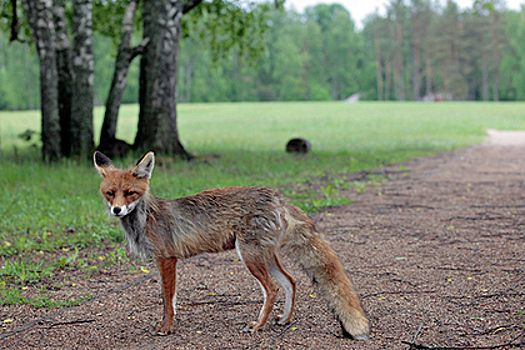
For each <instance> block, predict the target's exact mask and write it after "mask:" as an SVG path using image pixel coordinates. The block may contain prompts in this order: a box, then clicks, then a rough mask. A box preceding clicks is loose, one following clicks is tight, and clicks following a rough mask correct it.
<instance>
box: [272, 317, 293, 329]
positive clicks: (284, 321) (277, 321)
mask: <svg viewBox="0 0 525 350" xmlns="http://www.w3.org/2000/svg"><path fill="white" fill-rule="evenodd" d="M290 323H292V318H291V317H284V315H279V316H277V317H276V318H275V324H278V325H281V326H286V325H288V324H290Z"/></svg>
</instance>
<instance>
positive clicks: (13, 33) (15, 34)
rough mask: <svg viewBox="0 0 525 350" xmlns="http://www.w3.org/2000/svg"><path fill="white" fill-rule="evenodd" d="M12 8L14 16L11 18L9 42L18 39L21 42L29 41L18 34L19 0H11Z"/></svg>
mask: <svg viewBox="0 0 525 350" xmlns="http://www.w3.org/2000/svg"><path fill="white" fill-rule="evenodd" d="M11 8H12V9H13V17H12V18H11V36H10V37H9V42H13V41H18V42H21V43H27V42H28V40H23V39H20V37H19V36H18V28H19V26H18V10H17V0H11Z"/></svg>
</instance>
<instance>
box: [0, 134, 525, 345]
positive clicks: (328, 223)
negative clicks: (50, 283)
mask: <svg viewBox="0 0 525 350" xmlns="http://www.w3.org/2000/svg"><path fill="white" fill-rule="evenodd" d="M494 135H495V136H494ZM518 139H520V138H519V137H517V138H516V139H513V140H514V141H513V142H512V143H511V144H512V145H501V144H502V143H507V142H506V141H508V140H509V137H505V136H502V134H501V133H498V132H491V139H490V141H489V142H488V143H487V144H486V145H482V146H476V147H472V148H469V149H464V150H459V151H455V152H451V153H448V154H445V155H441V156H436V157H431V158H421V159H416V160H412V161H410V162H407V163H406V164H404V165H403V166H402V167H400V166H399V165H398V166H392V167H389V168H388V169H386V174H387V175H388V176H389V177H390V178H391V181H389V182H386V183H384V184H382V185H380V186H369V187H368V188H367V189H366V191H365V192H364V193H361V194H359V193H357V192H356V191H355V190H348V192H347V193H345V195H347V196H349V197H351V198H352V199H354V200H355V201H356V203H354V204H352V205H349V206H343V207H338V208H334V209H332V210H329V211H327V212H324V213H320V214H317V215H315V216H314V219H316V220H317V222H318V226H319V227H320V228H321V229H322V230H323V231H324V232H326V236H327V239H328V240H329V241H330V242H331V244H332V246H333V247H334V248H335V249H336V250H337V251H338V253H339V254H340V255H341V257H342V260H343V262H344V264H345V266H347V267H348V273H349V275H350V276H351V277H352V279H353V281H354V282H355V285H356V287H357V289H358V291H359V293H360V294H361V296H362V300H363V304H364V307H365V309H366V310H367V312H368V314H369V317H370V320H371V324H372V340H370V341H368V342H355V341H351V340H347V339H342V338H340V329H339V326H338V324H337V323H336V322H335V320H334V318H333V317H332V315H331V314H330V313H329V312H328V311H327V310H326V305H325V303H324V301H323V299H322V298H321V297H320V296H318V295H317V290H316V289H315V287H313V286H312V285H311V283H310V282H309V281H308V279H307V278H306V277H305V275H304V274H302V273H300V272H298V269H296V268H293V267H290V268H289V270H290V271H291V272H292V274H293V275H295V276H296V277H297V278H298V279H299V293H298V300H297V312H296V315H295V320H296V321H295V323H293V324H292V325H291V326H290V327H287V328H283V327H277V326H269V327H267V329H266V330H265V331H263V332H258V333H256V334H247V333H245V332H243V331H242V329H243V327H244V326H245V324H246V323H247V322H249V321H251V320H252V319H253V318H255V317H256V315H257V313H258V310H259V307H260V305H261V301H262V296H261V293H260V290H259V287H258V285H257V284H256V282H255V281H254V280H253V279H252V278H251V277H250V276H249V275H248V273H247V272H246V271H245V268H244V267H243V266H242V264H241V263H240V262H239V261H238V260H237V257H236V256H235V254H234V253H233V252H231V253H226V254H219V255H208V256H203V257H199V258H195V259H190V260H188V261H185V262H183V263H182V264H181V265H180V271H179V280H180V285H179V292H178V304H179V310H178V314H177V315H176V324H175V326H174V328H173V334H172V335H170V336H168V337H152V336H150V335H149V334H148V330H149V329H150V328H151V325H152V324H153V323H154V322H155V321H157V320H158V317H160V313H161V308H162V306H161V302H160V299H159V298H160V297H159V285H158V281H157V278H156V277H155V276H156V275H153V278H149V277H150V275H140V274H137V273H135V274H131V273H129V272H126V271H128V270H126V269H125V268H122V269H121V270H116V269H113V270H106V271H101V272H100V273H99V274H98V275H96V276H95V277H93V278H91V279H89V280H79V281H77V285H76V286H71V287H61V288H60V289H59V290H57V293H59V294H62V295H64V297H67V296H70V295H75V294H76V293H78V294H87V293H89V292H92V293H93V295H94V298H93V299H91V300H90V301H89V302H85V303H84V304H82V305H81V306H78V307H70V308H63V309H54V310H43V309H35V308H33V307H30V306H11V307H4V308H2V309H1V310H0V319H2V320H4V319H6V318H12V319H14V322H13V323H12V324H11V325H9V327H8V329H6V330H3V331H0V348H6V349H7V348H9V349H30V348H37V349H57V348H62V349H260V348H262V349H367V350H368V349H409V345H407V344H404V343H403V342H411V343H420V344H424V345H426V346H448V347H451V346H457V347H463V348H465V346H471V348H476V347H480V346H495V347H497V346H500V345H502V344H507V343H512V344H520V343H521V344H522V345H523V346H525V345H524V344H525V142H524V143H522V142H521V141H519V142H518V141H516V140H518ZM497 140H500V141H497ZM523 140H525V138H523ZM287 266H294V265H293V263H290V262H288V261H287ZM149 268H152V266H151V265H149ZM153 270H154V269H153V268H152V271H153ZM133 283H135V284H133ZM280 300H281V302H280V303H279V304H278V305H277V308H278V309H279V308H281V307H282V297H281V299H280ZM45 317H47V318H45ZM35 320H36V321H39V322H35ZM23 327H26V328H25V329H24V328H23ZM17 330H18V332H13V331H17ZM499 348H501V349H507V348H510V347H508V346H507V347H499Z"/></svg>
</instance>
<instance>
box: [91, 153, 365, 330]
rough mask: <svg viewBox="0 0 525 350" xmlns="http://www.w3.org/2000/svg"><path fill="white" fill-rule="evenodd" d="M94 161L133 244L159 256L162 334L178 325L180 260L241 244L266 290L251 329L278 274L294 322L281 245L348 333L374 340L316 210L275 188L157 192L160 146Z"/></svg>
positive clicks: (283, 320) (263, 317)
mask: <svg viewBox="0 0 525 350" xmlns="http://www.w3.org/2000/svg"><path fill="white" fill-rule="evenodd" d="M94 161H95V167H96V168H97V169H98V171H99V173H100V174H101V175H102V177H103V180H102V183H101V185H100V191H101V193H102V195H103V196H104V197H105V199H106V201H107V203H108V209H109V211H110V213H111V214H112V215H114V216H117V217H118V218H119V219H120V223H121V226H122V228H123V231H124V233H125V235H126V238H127V240H128V242H129V244H130V246H131V249H132V250H133V251H134V252H135V253H137V254H139V255H140V256H141V257H142V258H152V259H154V260H155V261H156V263H157V266H158V268H159V271H160V275H161V279H162V292H163V300H164V321H163V323H162V325H161V326H159V327H158V328H157V329H156V333H157V334H163V335H165V334H168V333H169V331H170V329H171V326H172V324H173V317H174V314H175V308H174V305H173V304H174V300H175V299H176V298H175V295H176V265H177V260H178V259H183V258H188V257H191V256H195V255H198V254H202V253H215V252H221V251H224V250H230V249H233V248H235V249H236V250H237V253H238V254H239V256H240V258H241V259H242V261H243V262H244V264H245V265H246V267H247V268H248V270H249V271H250V273H251V274H252V275H253V276H254V277H255V278H256V279H257V280H258V282H259V283H260V285H261V288H262V290H263V294H264V296H265V300H264V304H263V307H262V308H261V311H260V313H259V317H258V318H257V320H256V321H254V322H252V323H250V324H249V328H250V329H251V330H253V331H257V330H259V329H262V328H263V327H264V325H265V324H266V322H267V320H268V318H269V315H270V312H271V311H272V308H273V305H274V303H275V300H276V298H277V294H278V291H279V287H278V286H277V284H276V283H275V282H274V280H276V281H277V282H278V283H279V284H280V285H281V286H282V287H283V288H284V291H285V297H286V300H285V306H284V312H283V314H282V315H280V316H278V317H277V321H278V323H279V324H289V323H290V322H291V320H292V316H293V309H294V305H295V293H296V283H295V280H294V279H293V278H292V276H291V275H290V274H288V273H287V272H286V271H285V270H284V268H283V267H282V264H281V262H280V259H279V255H278V254H279V251H280V248H281V247H282V246H285V247H287V248H288V250H289V251H290V252H292V253H293V254H294V255H295V256H296V257H297V258H298V261H299V263H300V265H301V266H302V267H303V268H304V270H305V271H306V272H307V273H308V275H309V276H310V277H311V278H312V279H313V280H314V281H315V282H317V284H318V285H319V288H320V289H321V291H322V292H323V294H324V295H325V297H326V298H327V300H328V305H329V307H330V308H331V309H332V310H333V312H334V313H335V315H336V317H337V318H338V319H339V321H340V323H341V325H342V328H343V334H344V335H346V336H350V337H352V338H355V339H368V335H369V324H368V320H367V318H366V316H365V313H364V311H363V309H362V307H361V303H360V300H359V297H358V296H357V293H356V292H355V290H354V288H353V286H352V283H351V282H350V280H349V279H348V277H347V275H346V273H345V271H344V268H343V265H342V264H341V261H340V259H339V257H338V256H337V254H336V253H335V252H334V251H333V250H332V248H330V246H329V245H328V244H327V243H326V242H325V241H324V240H323V239H322V238H321V236H320V234H319V233H318V232H317V231H316V228H315V225H314V223H313V222H312V221H311V220H310V219H309V218H308V216H307V215H306V214H305V213H304V212H303V211H302V210H300V209H299V208H297V207H295V206H293V205H291V204H289V203H288V202H287V200H286V199H285V198H283V197H282V196H281V195H279V194H278V193H277V192H276V191H274V190H273V189H270V188H263V187H227V188H217V189H212V190H208V191H204V192H201V193H198V194H195V195H193V196H189V197H184V198H179V199H176V200H166V199H161V198H156V197H154V196H151V195H150V194H149V179H150V177H151V173H152V171H153V166H154V156H153V153H152V152H150V153H148V154H146V155H145V156H144V157H143V158H142V159H141V160H140V161H139V162H138V163H137V165H136V166H135V167H133V168H131V169H129V170H119V169H117V168H115V166H114V165H113V163H112V162H111V160H109V158H107V157H106V156H104V155H103V154H101V153H99V152H95V155H94Z"/></svg>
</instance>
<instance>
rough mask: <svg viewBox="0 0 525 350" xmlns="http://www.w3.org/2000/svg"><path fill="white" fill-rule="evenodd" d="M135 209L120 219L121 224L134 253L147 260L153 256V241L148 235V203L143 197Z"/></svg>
mask: <svg viewBox="0 0 525 350" xmlns="http://www.w3.org/2000/svg"><path fill="white" fill-rule="evenodd" d="M137 202H138V203H137V205H136V207H135V210H133V211H132V212H131V213H129V214H128V215H126V216H124V217H123V218H121V219H120V226H121V227H122V231H124V235H125V236H126V240H127V241H128V243H129V247H130V249H131V251H132V252H133V254H135V255H138V256H140V258H141V259H143V260H146V259H149V258H152V257H153V249H152V246H151V242H150V240H149V238H148V237H147V235H146V222H147V215H148V213H147V204H146V200H145V199H144V198H143V197H141V198H140V199H139V200H138V201H137Z"/></svg>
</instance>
